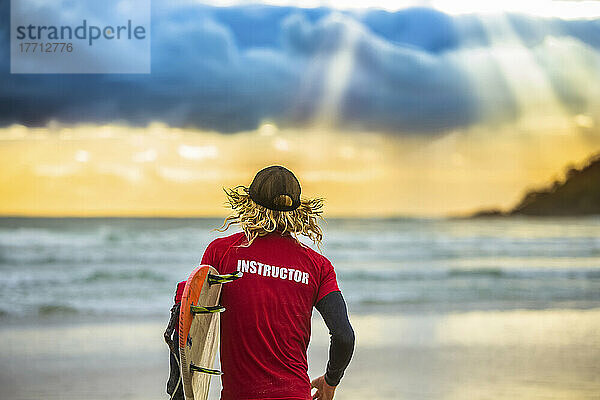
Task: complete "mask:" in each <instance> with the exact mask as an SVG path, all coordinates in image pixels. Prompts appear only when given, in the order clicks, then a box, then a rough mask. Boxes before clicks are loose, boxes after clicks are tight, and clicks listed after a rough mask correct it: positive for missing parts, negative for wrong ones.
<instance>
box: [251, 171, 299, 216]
mask: <svg viewBox="0 0 600 400" xmlns="http://www.w3.org/2000/svg"><path fill="white" fill-rule="evenodd" d="M300 191H301V189H300V182H298V179H296V177H295V176H294V174H293V173H292V171H290V170H289V169H287V168H284V167H282V166H279V165H273V166H272V167H267V168H265V169H262V170H260V171H258V173H257V174H256V176H255V177H254V179H253V180H252V183H251V184H250V189H249V195H250V198H251V199H252V200H253V201H254V202H255V203H256V204H260V205H261V206H263V207H266V208H268V209H270V210H276V211H293V210H295V209H296V208H298V207H299V206H300Z"/></svg>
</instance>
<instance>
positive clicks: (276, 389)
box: [202, 166, 354, 400]
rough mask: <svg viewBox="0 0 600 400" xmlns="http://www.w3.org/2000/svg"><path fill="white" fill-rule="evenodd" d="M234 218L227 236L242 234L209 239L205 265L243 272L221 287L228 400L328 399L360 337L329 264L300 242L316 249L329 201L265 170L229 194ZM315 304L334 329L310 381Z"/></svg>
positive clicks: (283, 174)
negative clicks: (321, 369) (319, 370)
mask: <svg viewBox="0 0 600 400" xmlns="http://www.w3.org/2000/svg"><path fill="white" fill-rule="evenodd" d="M225 192H226V194H227V198H228V202H229V205H230V206H231V208H232V211H233V212H232V214H231V215H230V216H229V217H227V218H226V219H225V222H224V223H223V226H222V227H221V229H220V230H221V231H225V230H227V229H228V228H229V227H230V226H231V225H239V226H240V228H241V229H242V232H240V233H236V234H233V235H231V236H227V237H224V238H219V239H216V240H214V241H213V242H212V243H210V244H209V245H208V247H207V249H206V251H205V253H204V256H203V258H202V264H208V265H212V266H213V267H215V268H216V269H217V270H218V271H219V273H220V274H230V273H233V272H235V271H242V272H243V273H244V275H243V277H242V278H241V279H239V280H237V281H236V283H235V285H224V286H223V288H222V292H221V303H220V304H221V305H223V306H224V307H225V308H226V309H227V312H225V313H223V314H222V315H221V346H220V357H221V369H222V371H223V375H222V385H223V390H222V392H221V399H222V400H250V399H252V400H259V399H260V400H266V399H270V400H273V399H278V400H307V399H311V387H312V388H316V392H315V394H314V395H313V396H312V398H313V399H319V400H330V399H332V398H333V396H334V393H335V390H336V387H337V385H338V384H339V382H340V379H341V378H342V375H343V374H344V371H345V369H346V367H347V366H348V364H349V362H350V359H351V357H352V353H353V350H354V332H353V330H352V327H351V325H350V322H349V321H348V315H347V310H346V304H345V302H344V299H343V297H342V294H341V292H340V290H339V288H338V285H337V280H336V274H335V271H334V269H333V266H332V265H331V263H330V262H329V260H328V259H327V258H326V257H324V256H323V255H321V254H319V253H317V252H315V251H314V250H312V249H310V248H309V247H307V246H305V245H304V244H302V243H301V242H300V241H299V240H298V238H297V235H298V234H300V235H304V236H307V237H308V238H310V239H311V240H312V241H313V242H314V243H315V244H316V245H317V246H319V245H320V242H321V240H322V231H321V229H320V228H319V226H318V224H317V220H318V218H320V216H321V213H322V206H323V201H322V199H312V200H309V199H301V198H300V192H301V188H300V183H299V182H298V180H297V179H296V177H295V176H294V174H293V173H292V172H291V171H289V170H288V169H286V168H284V167H281V166H272V167H268V168H265V169H263V170H261V171H259V172H258V173H257V174H256V176H255V178H254V180H253V181H252V183H251V185H250V187H248V188H246V187H244V186H238V187H236V188H234V189H231V190H226V191H225ZM313 306H314V307H315V308H316V309H317V310H318V311H319V312H320V313H321V315H322V316H323V319H324V321H325V323H326V325H327V327H328V328H329V332H330V335H331V342H330V348H329V361H328V363H327V369H326V372H325V374H324V375H323V376H320V377H318V378H316V379H314V380H313V381H312V382H310V381H309V378H308V375H307V369H308V363H307V356H306V351H307V346H308V343H309V340H310V331H311V315H312V308H313Z"/></svg>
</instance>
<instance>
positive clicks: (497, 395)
mask: <svg viewBox="0 0 600 400" xmlns="http://www.w3.org/2000/svg"><path fill="white" fill-rule="evenodd" d="M351 320H352V323H353V325H354V327H355V330H356V334H357V338H358V342H357V348H356V352H355V356H354V358H353V362H352V364H351V366H350V368H349V369H348V371H347V374H346V376H345V377H344V379H343V380H342V384H341V385H340V387H339V389H338V393H337V396H336V399H348V400H355V399H356V400H358V399H373V400H378V399H381V400H383V399H503V398H507V399H508V398H511V399H512V398H519V399H597V398H598V397H597V396H598V393H600V381H598V380H597V377H598V376H600V309H593V310H522V311H521V310H517V311H486V312H466V313H451V314H427V315H415V314H404V315H403V314H398V315H369V314H361V315H358V314H354V315H352V316H351ZM165 322H166V321H163V320H162V319H161V320H156V319H152V320H136V321H129V320H114V319H113V320H110V321H109V320H102V319H100V318H97V319H95V320H85V321H83V320H77V319H71V320H69V321H62V320H43V321H27V322H25V321H14V320H8V321H6V320H4V321H3V323H2V326H1V327H0V398H1V399H15V400H18V399H42V398H43V399H49V400H50V399H83V398H85V399H140V400H141V399H144V400H152V399H166V398H167V396H166V394H165V391H164V388H165V382H166V379H167V374H168V370H167V368H168V367H167V365H168V350H167V346H166V345H165V344H164V342H163V341H162V332H163V329H164V323H165ZM327 344H328V335H327V331H326V328H325V326H324V324H323V323H322V321H321V320H320V317H319V316H318V315H316V316H315V318H314V323H313V340H312V342H311V346H310V348H309V363H310V371H309V373H310V375H311V376H316V375H318V374H321V373H323V369H324V367H325V363H326V357H327ZM218 393H219V380H218V378H216V379H214V380H213V385H212V388H211V395H210V397H209V398H210V399H218V398H219V396H218Z"/></svg>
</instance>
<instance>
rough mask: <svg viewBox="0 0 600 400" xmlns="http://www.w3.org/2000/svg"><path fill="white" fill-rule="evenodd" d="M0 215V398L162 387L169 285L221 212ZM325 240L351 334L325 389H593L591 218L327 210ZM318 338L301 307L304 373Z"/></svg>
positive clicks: (598, 387) (598, 323)
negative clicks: (350, 215) (357, 216)
mask: <svg viewBox="0 0 600 400" xmlns="http://www.w3.org/2000/svg"><path fill="white" fill-rule="evenodd" d="M0 222H1V223H0V270H1V272H2V274H0V300H1V303H0V304H1V305H0V310H2V311H1V312H0V398H2V399H40V398H44V399H81V398H86V399H166V398H167V395H166V393H165V385H166V380H167V376H168V348H167V346H166V344H165V343H164V341H163V337H162V334H163V331H164V329H165V326H166V323H167V320H168V317H169V308H170V306H171V304H172V296H173V291H174V287H175V284H176V282H178V281H179V280H183V279H185V277H186V276H187V274H189V272H190V271H191V270H192V269H193V266H194V265H195V263H197V262H198V260H199V258H200V257H201V254H202V251H203V249H204V247H205V246H206V244H207V243H208V242H209V241H210V240H212V238H214V237H217V236H218V235H220V234H219V233H218V232H214V231H212V230H211V229H212V228H213V227H214V226H215V225H218V222H219V221H218V220H202V219H201V220H192V219H190V220H183V219H181V220H177V219H139V220H136V219H98V220H94V219H90V220H78V219H50V220H48V219H26V220H23V219H2V220H1V221H0ZM325 237H326V240H325V242H324V247H323V253H324V254H326V255H327V256H328V257H330V258H331V259H332V262H333V263H334V265H335V267H336V271H337V274H338V281H339V284H340V287H341V288H342V291H343V293H344V296H345V298H346V300H347V303H348V308H349V312H350V319H351V322H352V325H353V326H354V329H355V331H356V336H357V344H356V350H355V354H354V357H353V360H352V363H351V364H350V367H349V368H348V370H347V372H346V375H345V376H344V378H343V380H342V383H341V385H340V386H339V389H338V391H337V395H336V399H348V400H354V399H356V400H358V399H375V400H387V399H503V398H506V399H508V398H510V399H512V398H519V399H527V400H529V399H540V400H541V399H597V396H598V393H600V382H598V380H597V376H600V290H599V289H600V239H599V237H600V220H598V219H597V218H596V219H594V218H580V219H545V220H539V219H514V220H494V219H490V220H443V219H431V220H425V219H393V220H330V221H328V223H327V224H326V226H325ZM328 340H329V338H328V332H327V329H326V327H325V326H324V323H323V322H322V320H321V317H320V316H319V314H318V313H317V312H316V311H314V314H313V334H312V340H311V344H310V346H309V375H310V376H311V377H316V376H318V375H321V374H322V373H323V372H324V369H325V365H326V361H327V349H328ZM216 367H218V365H217V366H216ZM219 385H220V383H219V378H213V381H212V385H211V393H210V397H209V398H210V399H218V398H219V389H220V387H219Z"/></svg>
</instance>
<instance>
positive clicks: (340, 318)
mask: <svg viewBox="0 0 600 400" xmlns="http://www.w3.org/2000/svg"><path fill="white" fill-rule="evenodd" d="M315 308H316V309H317V310H318V311H319V313H320V314H321V316H322V317H323V320H324V321H325V325H327V328H328V329H329V335H330V336H331V341H330V345H329V361H328V362H327V372H326V373H325V375H324V376H322V377H319V378H317V379H315V380H314V381H313V387H317V393H315V396H316V397H313V398H319V399H320V398H322V399H330V398H333V392H334V391H335V388H334V387H335V386H337V385H338V384H339V383H340V380H341V379H342V376H343V375H344V371H345V370H346V367H347V366H348V364H350V359H351V358H352V353H353V352H354V340H355V337H354V330H353V329H352V325H350V321H349V320H348V310H347V308H346V302H345V301H344V298H343V297H342V293H341V292H339V291H335V292H331V293H329V294H328V295H326V296H325V297H323V298H322V299H321V300H319V302H318V303H317V304H316V305H315ZM323 381H324V382H323ZM323 383H325V384H326V386H329V388H327V387H323V386H325V385H323ZM319 386H321V387H319ZM323 391H325V392H328V393H319V392H323ZM322 395H323V396H322Z"/></svg>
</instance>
